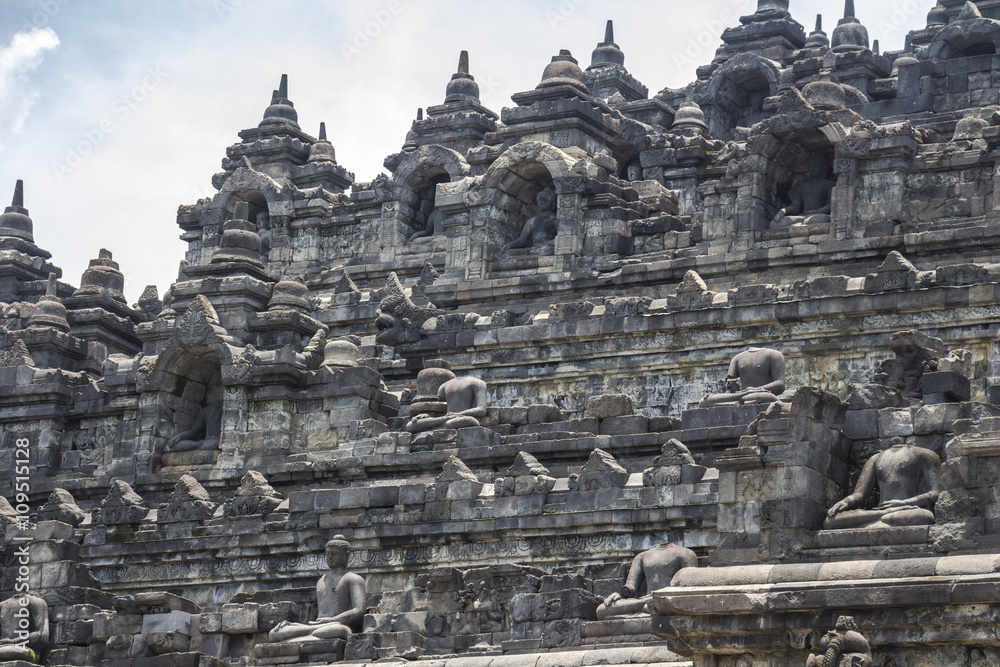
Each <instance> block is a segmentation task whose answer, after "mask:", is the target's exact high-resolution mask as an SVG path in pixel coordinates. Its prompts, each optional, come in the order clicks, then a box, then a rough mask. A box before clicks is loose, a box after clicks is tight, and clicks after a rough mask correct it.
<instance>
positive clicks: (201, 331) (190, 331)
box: [161, 294, 226, 345]
mask: <svg viewBox="0 0 1000 667" xmlns="http://www.w3.org/2000/svg"><path fill="white" fill-rule="evenodd" d="M161 315H162V313H161ZM225 335H226V330H225V329H223V328H222V325H221V324H219V315H218V313H216V312H215V308H214V307H213V306H212V304H211V302H210V301H209V300H208V299H206V298H205V296H204V295H202V294H198V295H196V296H195V297H194V299H192V300H191V305H189V306H188V307H187V310H185V311H184V314H183V315H181V316H180V317H178V318H177V323H176V325H175V328H174V335H173V339H172V341H173V342H176V343H177V344H179V345H205V344H208V343H210V342H214V341H217V340H219V339H220V338H221V337H224V336H225Z"/></svg>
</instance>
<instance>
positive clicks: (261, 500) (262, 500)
mask: <svg viewBox="0 0 1000 667" xmlns="http://www.w3.org/2000/svg"><path fill="white" fill-rule="evenodd" d="M281 500H282V498H281V494H280V493H278V492H277V491H275V490H274V487H272V486H271V485H270V484H268V483H267V479H266V478H265V477H264V475H262V474H260V473H259V472H257V471H256V470H251V471H249V472H247V474H245V475H243V480H242V482H241V483H240V488H239V489H238V490H237V491H236V495H235V496H233V497H232V498H230V499H229V500H227V501H226V502H225V503H224V504H223V506H222V514H223V516H253V515H258V514H270V513H271V512H273V511H274V509H275V508H276V507H277V506H278V505H280V504H281Z"/></svg>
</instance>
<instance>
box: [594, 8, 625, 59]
mask: <svg viewBox="0 0 1000 667" xmlns="http://www.w3.org/2000/svg"><path fill="white" fill-rule="evenodd" d="M613 65H618V66H619V67H624V66H625V53H624V52H622V50H621V49H620V48H619V47H618V45H617V44H615V24H614V21H611V20H610V19H609V20H608V24H607V26H606V27H605V29H604V41H603V42H601V43H600V44H598V45H597V48H596V49H594V53H593V55H591V57H590V67H588V68H587V69H588V70H590V69H594V68H597V67H610V66H613Z"/></svg>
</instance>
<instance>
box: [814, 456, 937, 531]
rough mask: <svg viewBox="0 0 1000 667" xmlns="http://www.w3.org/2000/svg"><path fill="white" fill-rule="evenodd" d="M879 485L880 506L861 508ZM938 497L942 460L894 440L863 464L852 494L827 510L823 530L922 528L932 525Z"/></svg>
mask: <svg viewBox="0 0 1000 667" xmlns="http://www.w3.org/2000/svg"><path fill="white" fill-rule="evenodd" d="M876 484H877V485H878V491H879V504H878V505H877V506H876V507H875V508H873V509H870V510H868V509H857V508H859V507H861V506H862V505H863V504H864V502H865V501H866V500H867V499H868V497H869V496H870V495H871V494H872V492H873V491H874V490H875V485H876ZM940 494H941V459H940V458H938V455H937V454H935V453H934V452H932V451H931V450H929V449H924V448H922V447H915V446H913V445H907V444H905V442H904V441H903V440H902V438H899V439H897V442H896V443H895V444H893V446H892V447H890V448H889V449H887V450H885V451H882V452H879V453H877V454H875V455H874V456H872V457H871V458H870V459H868V461H867V462H866V463H865V466H864V468H863V469H862V470H861V476H860V477H859V478H858V483H857V486H855V488H854V493H852V494H851V495H849V496H847V497H846V498H844V499H843V500H841V501H840V502H838V503H837V504H836V505H834V506H833V507H831V508H830V511H829V513H828V514H827V519H826V521H825V522H824V524H823V527H824V528H825V529H834V528H867V527H888V526H922V525H927V524H932V523H934V503H935V502H936V501H937V498H938V496H939V495H940Z"/></svg>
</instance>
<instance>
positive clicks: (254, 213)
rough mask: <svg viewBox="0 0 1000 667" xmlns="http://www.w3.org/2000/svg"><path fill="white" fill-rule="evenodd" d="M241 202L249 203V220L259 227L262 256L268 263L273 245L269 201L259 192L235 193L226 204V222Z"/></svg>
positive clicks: (242, 191) (245, 191)
mask: <svg viewBox="0 0 1000 667" xmlns="http://www.w3.org/2000/svg"><path fill="white" fill-rule="evenodd" d="M241 201H244V202H246V203H247V208H248V209H249V212H248V214H247V218H248V219H249V220H250V222H252V223H254V224H255V225H257V235H258V236H259V237H260V254H261V257H263V258H264V261H265V262H266V261H267V256H268V253H269V252H270V251H271V245H272V238H271V213H270V211H269V210H268V205H267V199H266V198H265V197H264V194H263V193H262V192H260V191H259V190H241V191H238V192H234V193H233V194H232V196H231V197H230V198H229V201H228V202H227V203H226V212H225V219H226V220H229V219H231V218H232V217H233V209H234V208H236V204H237V203H238V202H241ZM219 229H220V230H221V229H222V225H221V224H220V225H219ZM220 238H221V237H220Z"/></svg>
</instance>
